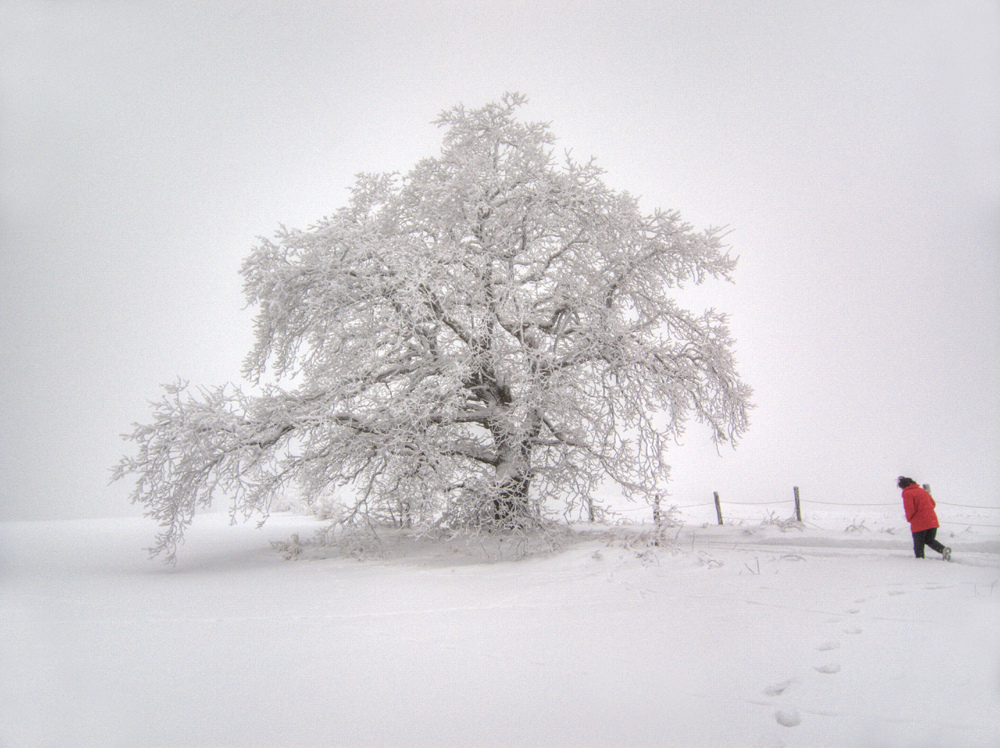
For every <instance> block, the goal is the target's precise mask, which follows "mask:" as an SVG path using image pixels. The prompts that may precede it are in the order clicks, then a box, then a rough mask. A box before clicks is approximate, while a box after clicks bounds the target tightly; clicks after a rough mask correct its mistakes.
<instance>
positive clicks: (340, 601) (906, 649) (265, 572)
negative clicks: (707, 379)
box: [0, 512, 1000, 748]
mask: <svg viewBox="0 0 1000 748" xmlns="http://www.w3.org/2000/svg"><path fill="white" fill-rule="evenodd" d="M940 513H941V515H942V520H943V522H944V523H945V527H944V529H943V531H942V533H941V536H942V539H943V540H944V542H945V543H946V544H948V545H950V546H951V547H952V548H953V549H954V555H955V560H954V562H952V563H946V562H943V561H941V560H940V558H939V557H938V556H937V554H935V553H933V552H930V551H928V555H929V558H927V559H926V560H924V561H917V560H916V559H914V558H913V557H912V551H911V549H910V539H909V534H908V532H906V528H905V525H904V524H903V523H901V522H900V521H899V517H897V516H890V514H892V513H887V515H886V516H885V517H884V518H881V517H878V516H874V517H873V516H871V515H869V516H868V517H867V518H864V517H863V516H862V515H861V514H857V515H854V516H846V515H845V516H842V517H839V518H838V517H835V516H833V515H829V516H827V517H826V518H814V519H812V520H810V521H809V522H808V523H807V524H806V526H805V527H804V528H786V529H782V528H781V527H779V526H777V525H774V524H771V525H761V524H760V521H759V519H758V520H757V521H753V520H748V521H746V522H745V523H744V524H742V525H733V524H727V526H725V527H718V526H716V525H713V524H704V525H703V524H696V523H690V524H686V525H684V526H683V527H682V528H679V529H673V530H671V531H670V539H671V542H670V543H669V544H666V545H659V546H655V545H650V544H649V542H648V541H649V539H650V533H649V527H648V526H646V527H643V526H638V525H632V526H630V527H617V528H593V529H591V528H583V529H582V530H581V532H580V533H579V534H578V536H577V537H576V538H574V539H570V538H564V539H563V540H562V541H561V546H562V548H561V550H560V551H559V552H554V553H539V554H535V555H530V556H527V557H524V558H521V559H520V560H511V558H513V557H517V556H520V555H521V551H522V550H523V549H520V548H518V547H514V548H509V547H508V548H505V547H504V546H503V544H500V543H486V542H484V543H483V544H482V545H481V546H480V545H479V544H478V543H475V544H467V543H465V542H458V541H452V542H450V543H438V544H426V543H419V542H414V541H412V540H409V539H407V538H405V537H402V538H401V537H395V538H388V537H387V538H386V541H385V543H384V546H383V547H382V548H381V549H380V548H378V547H371V548H368V549H367V550H366V552H365V554H363V558H362V560H356V559H353V558H311V559H310V558H300V560H296V561H286V560H283V558H282V557H281V556H280V555H279V554H277V553H276V552H275V551H274V550H272V548H271V547H270V541H271V540H275V539H276V540H282V539H285V538H287V537H288V536H289V535H291V534H292V533H294V532H297V533H299V535H300V537H303V538H305V537H308V536H309V535H310V533H311V532H312V531H313V530H314V529H316V528H317V527H318V523H317V522H316V521H315V520H312V519H309V518H303V517H298V516H294V515H275V516H273V517H272V518H271V519H270V520H269V521H268V523H267V524H266V525H265V526H264V527H263V529H257V528H256V525H255V524H253V523H251V524H249V525H238V526H236V527H230V526H228V524H227V520H226V518H225V517H224V516H221V515H205V516H201V517H199V518H197V520H196V522H195V525H194V526H193V528H192V529H191V531H190V532H189V534H188V539H187V542H186V544H185V545H184V546H183V547H182V548H181V551H180V553H179V559H178V563H177V565H176V566H174V567H170V566H164V565H163V564H161V563H160V562H158V561H150V560H148V559H147V558H146V555H145V553H144V552H143V550H142V549H143V548H144V547H147V546H148V545H150V544H151V541H152V537H153V534H154V531H155V528H154V526H153V525H152V524H151V523H150V522H149V521H148V520H142V519H116V520H100V521H69V522H37V523H6V524H0V563H2V566H0V745H2V746H4V748H20V747H22V746H359V745H365V746H367V745H380V746H382V745H384V746H402V745H449V746H492V745H497V746H536V745H542V746H591V745H593V746H625V745H628V746H642V745H657V746H661V745H663V746H771V745H788V746H796V745H806V746H817V745H823V746H873V745H886V746H936V745H947V746H998V745H1000V626H998V622H1000V616H998V613H1000V530H997V529H992V528H990V527H984V525H989V524H991V523H992V524H1000V522H998V521H997V517H996V516H990V515H989V514H988V513H987V514H984V515H982V516H981V517H978V518H977V517H976V516H975V515H974V514H972V515H970V516H971V517H973V518H974V519H977V522H974V523H973V522H971V521H970V520H968V519H967V520H966V521H970V524H977V525H978V527H969V526H963V525H959V524H957V523H956V522H951V523H949V521H948V518H947V516H946V515H947V512H940ZM996 514H997V512H993V515H996ZM848 525H850V526H851V530H850V531H848V530H846V529H845V528H846V527H847V526H848ZM508 545H510V543H508ZM501 557H502V558H503V559H504V560H503V561H502V562H497V560H499V559H500V558H501Z"/></svg>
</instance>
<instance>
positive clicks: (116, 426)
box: [0, 0, 1000, 522]
mask: <svg viewBox="0 0 1000 748" xmlns="http://www.w3.org/2000/svg"><path fill="white" fill-rule="evenodd" d="M505 91H519V92H522V93H524V94H526V95H527V96H528V97H529V104H528V105H527V106H526V107H525V108H524V109H523V110H522V114H523V116H524V117H525V118H527V119H532V120H544V121H547V122H550V123H551V127H552V130H553V131H554V133H555V134H556V135H557V136H558V137H559V139H560V140H559V143H558V144H557V147H559V148H568V149H572V151H573V153H574V155H575V156H576V157H577V158H578V159H585V158H587V157H589V156H594V157H595V158H596V159H597V161H598V162H599V163H600V164H601V165H603V167H604V168H605V169H606V170H607V175H606V181H607V182H608V183H609V184H610V185H611V186H613V187H615V188H617V189H623V190H628V191H630V192H631V193H633V194H636V195H640V196H641V200H642V204H643V207H644V208H646V209H648V210H652V209H653V208H656V207H662V208H672V209H677V210H679V211H680V212H681V214H682V216H683V217H684V218H685V219H686V220H687V221H689V222H690V223H692V224H694V225H696V226H699V227H705V226H709V225H716V226H727V227H728V228H729V230H730V233H729V235H728V242H729V243H730V244H731V247H732V249H731V251H732V253H733V254H734V255H738V256H739V257H740V264H739V266H738V268H737V271H736V275H735V278H736V282H735V283H734V284H732V285H729V284H724V283H712V284H709V285H707V286H705V287H702V288H698V289H689V290H687V291H685V292H684V293H683V294H682V297H683V299H684V302H685V304H687V305H688V306H690V307H706V306H713V307H715V308H717V309H720V310H722V311H726V312H728V313H730V314H731V327H732V331H733V333H734V336H735V338H736V340H737V354H738V358H739V361H740V372H741V374H742V376H743V377H744V379H745V380H746V381H747V382H748V383H749V384H750V385H751V386H753V387H754V390H755V396H754V401H755V403H756V406H757V407H756V409H755V410H754V411H753V413H752V423H751V429H750V431H749V433H748V434H747V435H746V437H745V438H744V439H743V440H742V441H741V442H740V444H739V445H738V447H737V449H736V450H735V451H734V450H731V449H729V448H728V447H727V448H724V449H723V450H721V451H720V452H718V453H717V452H716V451H715V449H714V447H712V446H711V444H710V441H709V436H708V433H707V431H705V430H703V429H700V428H698V427H695V426H692V428H691V429H690V430H689V432H688V433H687V435H686V437H685V439H684V440H683V443H682V444H679V445H677V446H676V447H675V448H674V450H673V464H674V469H673V493H672V496H671V500H672V501H675V502H677V503H680V504H685V503H695V502H697V501H702V500H705V498H706V497H708V498H709V499H710V498H711V494H712V492H713V491H719V492H720V493H721V494H722V495H723V496H724V497H726V498H728V499H734V500H740V499H742V500H746V501H750V500H760V501H764V500H770V499H771V498H773V497H777V498H781V499H785V498H789V497H790V495H791V490H792V486H793V485H797V486H800V487H801V490H802V492H803V495H804V497H805V498H807V499H809V498H812V499H815V500H819V501H831V502H845V503H859V504H861V503H870V502H886V501H888V502H891V501H894V500H896V499H898V491H897V490H896V488H895V485H894V483H895V477H896V476H897V475H899V474H901V473H902V474H906V475H910V476H912V477H914V478H915V479H917V480H918V481H919V482H922V483H930V484H932V486H933V489H934V493H935V496H936V497H939V498H941V499H942V500H947V501H951V502H957V503H965V504H972V505H983V506H998V505H1000V491H998V489H997V485H998V482H1000V9H998V6H997V4H996V3H994V2H969V1H966V0H943V1H942V2H921V3H909V2H877V1H876V2H871V1H867V2H838V3H822V4H818V3H786V2H750V1H749V0H748V1H746V2H693V1H692V2H633V1H626V2H615V3H601V2H593V3H576V2H573V3H570V2H545V1H544V0H543V1H540V2H538V1H536V2H503V3H485V2H483V3H476V2H473V3H464V2H463V3H458V2H455V3H449V2H433V3H430V2H413V0H409V1H408V2H405V3H404V2H385V3H346V2H344V3H339V2H330V3H313V2H308V3H306V2H244V3H235V2H233V3H211V4H206V3H197V2H187V3H166V2H163V3H160V2H143V3H117V2H83V1H81V2H74V3H51V2H8V3H4V4H3V6H2V7H0V96H2V98H0V107H2V109H0V351H2V355H0V381H2V382H3V389H2V394H0V403H2V407H0V520H13V519H36V518H37V519H41V518H54V517H96V516H113V515H121V514H127V513H130V512H136V511H137V509H136V508H134V507H131V506H130V505H129V503H128V500H127V494H128V489H129V486H128V485H125V484H114V485H110V486H109V485H108V479H109V477H110V468H111V466H112V465H113V464H114V463H115V462H117V460H118V458H119V457H120V455H121V454H122V453H123V452H124V451H127V450H128V448H129V447H128V445H127V444H126V443H124V442H122V440H121V439H120V434H122V433H124V432H126V431H129V430H131V424H132V423H133V422H136V421H143V420H146V419H147V418H148V405H147V402H148V401H149V400H151V399H155V398H157V397H158V396H159V385H160V384H161V383H164V382H169V381H172V380H174V379H176V378H177V377H178V376H180V377H182V378H184V379H189V380H191V382H192V383H194V384H206V385H211V384H221V383H223V382H227V381H237V380H238V379H239V371H240V367H241V363H242V358H243V356H244V355H245V354H246V352H247V351H248V350H249V348H250V345H251V335H252V330H251V320H252V311H253V310H252V309H246V308H244V300H243V298H242V292H241V279H240V277H239V275H238V269H239V266H240V263H241V261H242V259H243V257H244V256H245V255H246V254H247V253H248V252H249V250H250V249H251V247H252V246H253V245H254V242H255V240H256V237H258V236H270V235H271V234H272V233H273V232H274V231H275V230H276V229H277V228H278V226H279V224H284V225H286V226H289V227H299V228H306V227H307V226H309V225H310V224H311V223H312V222H314V221H315V220H317V219H319V218H321V217H322V216H323V215H326V214H328V213H330V212H332V211H334V210H336V209H337V208H338V207H340V206H341V205H343V204H344V202H345V200H346V197H347V190H346V188H347V187H348V186H349V185H350V184H351V183H352V181H353V175H354V174H356V173H357V172H361V171H367V172H379V171H402V172H405V171H407V170H408V169H409V168H410V167H411V166H412V165H414V164H415V162H416V161H417V160H418V159H420V158H423V157H425V156H430V155H433V154H435V153H436V151H437V148H438V145H439V139H440V135H441V132H440V131H439V130H438V129H437V128H435V127H434V126H433V125H431V124H430V123H431V121H432V120H433V119H434V118H435V117H436V116H437V114H438V113H439V112H440V111H441V110H443V109H445V108H448V107H451V106H453V105H455V104H458V103H460V102H461V103H464V104H465V105H467V106H470V107H472V106H481V105H482V104H484V103H487V102H489V101H495V100H498V99H499V98H500V96H501V95H502V94H503V93H504V92H505ZM942 520H943V521H945V522H947V518H946V517H945V516H942Z"/></svg>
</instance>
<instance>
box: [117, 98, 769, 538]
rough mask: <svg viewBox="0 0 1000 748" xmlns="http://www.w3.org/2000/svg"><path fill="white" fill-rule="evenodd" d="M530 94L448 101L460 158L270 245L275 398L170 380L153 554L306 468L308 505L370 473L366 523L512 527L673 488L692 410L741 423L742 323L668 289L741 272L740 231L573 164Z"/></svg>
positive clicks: (152, 508)
mask: <svg viewBox="0 0 1000 748" xmlns="http://www.w3.org/2000/svg"><path fill="white" fill-rule="evenodd" d="M522 104H523V97H520V96H518V95H508V96H506V97H504V98H503V100H502V101H501V102H499V103H496V104H490V105H487V106H485V107H482V108H480V109H475V110H466V109H465V108H463V107H455V108H453V109H451V110H448V111H446V112H444V113H443V114H442V115H441V117H440V119H439V120H438V124H439V125H440V126H442V127H444V128H445V135H444V141H443V147H442V151H441V153H440V155H439V156H437V157H435V158H429V159H425V160H423V161H421V162H420V163H418V164H417V165H416V166H415V167H414V168H413V169H412V170H411V171H410V172H409V173H408V174H406V175H402V176H400V175H395V174H390V175H381V176H378V175H367V174H363V175H361V176H359V177H358V180H357V183H356V185H355V187H354V188H353V191H352V195H351V199H350V201H349V202H348V204H347V205H346V206H344V207H343V208H341V209H340V210H338V211H336V212H335V213H333V214H332V215H330V216H328V217H326V218H324V219H323V220H322V221H320V222H318V223H317V224H316V225H314V226H312V227H310V228H309V229H308V230H305V231H298V230H288V229H285V228H284V227H282V228H281V230H280V231H279V232H278V233H277V234H276V236H275V237H274V239H273V240H266V239H264V240H261V241H260V243H259V245H258V246H257V247H256V248H255V249H254V250H253V251H252V252H251V254H250V255H249V257H248V258H247V259H246V261H245V262H244V265H243V269H242V274H243V278H244V288H245V293H246V297H247V300H248V302H249V303H250V304H251V305H252V306H254V307H255V308H256V312H257V313H256V319H255V322H254V328H255V333H256V342H255V345H254V348H253V350H252V351H251V352H250V354H249V355H248V356H247V359H246V362H245V366H244V375H245V376H246V378H247V379H248V381H249V383H250V386H251V387H252V388H254V393H255V394H245V393H244V392H243V391H242V390H240V389H237V388H221V389H217V390H205V391H202V392H201V393H200V395H199V396H197V397H195V396H191V395H188V394H187V393H186V390H185V387H184V386H181V385H172V386H171V387H170V388H168V390H167V396H166V397H165V398H164V399H163V400H162V401H160V402H159V403H158V404H156V405H155V406H154V410H153V421H152V423H151V424H149V425H145V426H137V427H136V428H135V431H134V432H133V433H132V434H131V436H130V438H131V439H132V441H133V442H135V444H136V445H137V447H138V455H137V456H135V457H127V458H124V459H123V460H122V462H121V464H120V465H119V466H118V469H117V471H116V477H123V476H125V475H135V476H136V477H137V484H136V489H135V492H134V494H133V498H134V500H135V501H137V502H139V503H142V504H144V505H145V506H146V507H147V512H148V513H149V514H150V515H152V516H153V517H155V518H156V519H157V520H158V521H159V522H160V524H161V526H162V528H163V534H162V535H161V536H160V539H159V544H158V545H157V547H156V549H155V550H158V551H165V552H166V553H167V554H168V557H172V556H173V554H174V552H175V549H176V544H177V542H178V541H179V539H180V538H181V536H182V533H183V530H184V527H185V526H186V525H187V524H188V523H189V522H190V521H191V517H192V516H193V514H194V512H195V509H196V508H197V507H201V506H205V505H207V504H208V503H209V502H210V501H211V500H212V496H213V495H214V494H216V493H224V494H225V495H226V496H227V497H228V498H229V499H230V501H231V502H232V506H233V511H234V512H235V511H240V512H244V513H246V512H254V511H260V512H264V513H266V511H267V509H268V507H269V506H270V503H271V502H272V501H273V500H274V498H275V497H276V496H277V495H278V494H279V493H280V492H281V491H282V490H284V489H285V487H286V485H287V484H288V483H289V482H290V481H294V482H295V483H296V486H297V488H298V490H301V491H303V493H304V494H305V496H306V497H307V499H308V498H309V497H320V496H326V495H328V494H329V492H330V491H331V490H335V489H338V488H340V487H345V486H350V488H351V490H352V492H353V495H354V496H356V497H358V502H359V503H358V507H363V510H364V511H366V512H368V513H369V516H371V515H373V514H374V515H376V516H381V517H399V516H401V514H400V512H402V513H403V514H404V515H405V516H407V517H411V518H412V517H417V518H422V520H421V521H428V522H442V521H449V522H455V521H459V520H458V519H457V518H462V517H464V518H465V519H466V520H469V521H474V522H477V523H482V522H491V521H493V522H497V523H499V524H501V525H503V524H504V523H508V522H509V521H511V519H512V518H515V519H516V518H517V517H527V516H529V515H535V514H537V513H538V511H540V509H541V507H542V505H543V504H545V503H546V502H549V503H551V502H554V501H562V502H566V503H568V504H570V505H572V504H573V503H574V502H580V501H584V500H586V501H588V502H589V501H590V500H591V492H592V490H593V488H594V486H596V485H597V484H598V483H599V482H600V481H602V480H603V479H605V478H607V477H610V478H612V479H613V480H615V481H617V482H618V483H619V484H620V485H621V486H622V487H623V488H624V489H625V491H626V493H629V494H642V493H645V492H648V493H650V494H652V493H654V492H656V491H658V490H662V488H663V482H664V481H665V480H666V478H667V474H668V471H669V468H668V466H667V463H666V457H665V455H666V449H667V446H668V445H669V444H671V443H672V442H674V441H676V439H677V438H678V437H679V436H680V435H681V434H682V433H683V430H684V428H685V424H686V423H687V422H689V421H690V420H692V419H693V420H696V421H700V422H703V423H705V424H707V425H708V427H709V428H710V429H711V431H712V434H713V437H714V438H715V439H716V440H717V441H718V442H735V441H736V440H737V439H738V438H739V437H740V435H742V434H743V433H744V431H745V430H746V428H747V414H748V411H749V408H750V407H751V406H750V390H749V388H748V387H747V386H746V385H745V384H744V383H743V382H742V381H741V379H740V378H739V375H738V374H737V372H736V365H735V361H734V358H733V347H734V343H733V341H732V339H731V337H730V335H729V332H728V329H727V326H726V319H725V317H724V315H721V314H717V313H715V312H712V311H710V312H707V313H705V314H702V315H694V314H691V313H689V312H687V311H685V310H682V309H680V308H678V307H677V305H676V303H675V302H674V300H673V299H672V297H671V296H670V294H671V292H672V290H673V289H675V288H677V287H681V286H683V285H684V284H685V283H689V282H690V283H701V282H703V281H704V280H706V279H708V278H720V279H724V280H729V279H731V275H732V271H733V269H734V267H735V260H733V259H732V258H731V257H730V256H729V255H728V253H727V252H726V249H725V247H724V246H723V244H722V234H721V232H720V231H718V230H715V229H709V230H707V231H702V232H698V231H695V230H694V229H692V228H691V227H690V226H689V225H687V224H685V223H684V222H683V221H681V219H680V217H679V215H678V214H677V213H676V212H673V211H661V210H656V211H654V212H652V213H650V214H645V213H643V212H642V211H641V210H640V208H639V205H638V202H637V201H636V200H635V199H634V198H633V197H632V196H630V195H628V194H627V193H618V192H615V191H613V190H611V189H609V188H608V187H607V186H606V185H605V184H604V183H603V181H602V172H601V170H600V168H599V167H598V166H597V165H596V164H595V162H593V161H588V162H584V163H579V162H576V161H574V160H573V159H572V158H571V157H570V156H568V155H567V156H566V157H565V159H564V160H563V161H561V162H557V161H556V160H555V159H554V157H553V155H552V151H551V149H552V144H553V143H554V138H553V137H552V135H551V133H550V132H549V129H548V126H547V125H545V124H542V123H522V122H520V121H518V120H517V118H516V110H517V109H518V107H520V106H521V105H522ZM267 381H272V382H273V383H272V384H270V385H264V384H262V383H264V382H267ZM282 383H288V386H286V387H282V386H280V385H281V384H282ZM404 506H405V511H404V510H403V509H401V508H400V507H404ZM355 508H356V509H357V507H355ZM463 521H465V520H463Z"/></svg>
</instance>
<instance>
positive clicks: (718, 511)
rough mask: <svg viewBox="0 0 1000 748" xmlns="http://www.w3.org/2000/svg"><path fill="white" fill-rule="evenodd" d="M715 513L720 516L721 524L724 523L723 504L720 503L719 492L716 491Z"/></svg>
mask: <svg viewBox="0 0 1000 748" xmlns="http://www.w3.org/2000/svg"><path fill="white" fill-rule="evenodd" d="M714 493H715V513H716V514H717V515H718V516H719V524H720V525H721V524H722V505H721V504H720V503H719V492H718V491H715V492H714Z"/></svg>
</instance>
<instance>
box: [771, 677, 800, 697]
mask: <svg viewBox="0 0 1000 748" xmlns="http://www.w3.org/2000/svg"><path fill="white" fill-rule="evenodd" d="M793 685H795V679H794V678H792V679H791V680H786V681H782V682H781V683H775V684H774V685H773V686H768V687H767V688H765V689H764V694H765V695H766V696H781V694H783V693H784V692H785V691H787V690H788V689H789V688H790V687H791V686H793Z"/></svg>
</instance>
